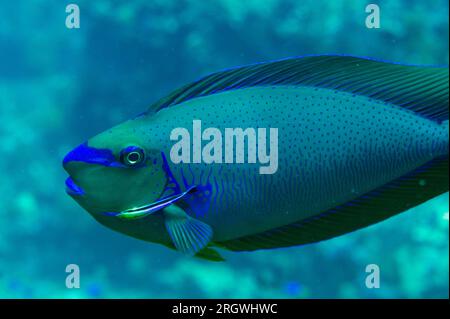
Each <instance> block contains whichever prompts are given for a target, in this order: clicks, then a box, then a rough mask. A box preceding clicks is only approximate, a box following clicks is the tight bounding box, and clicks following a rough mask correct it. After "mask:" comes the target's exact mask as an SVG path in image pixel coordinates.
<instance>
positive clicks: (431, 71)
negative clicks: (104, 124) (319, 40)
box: [148, 55, 449, 122]
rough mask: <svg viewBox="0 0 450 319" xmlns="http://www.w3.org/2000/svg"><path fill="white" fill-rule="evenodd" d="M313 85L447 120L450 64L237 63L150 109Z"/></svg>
mask: <svg viewBox="0 0 450 319" xmlns="http://www.w3.org/2000/svg"><path fill="white" fill-rule="evenodd" d="M284 85H286V86H296V85H299V86H314V87H320V88H329V89H334V90H340V91H345V92H350V93H354V94H358V95H364V96H368V97H370V98H374V99H378V100H382V101H386V102H389V103H392V104H396V105H398V106H402V107H405V108H408V109H410V110H412V111H414V112H417V113H419V114H421V115H422V116H425V117H428V118H431V119H434V120H436V121H439V122H441V121H443V120H444V119H447V118H448V86H449V85H448V68H447V67H425V66H412V65H402V64H394V63H386V62H380V61H375V60H370V59H365V58H358V57H352V56H333V55H324V56H308V57H303V58H291V59H286V60H280V61H274V62H265V63H259V64H254V65H248V66H242V67H237V68H233V69H229V70H225V71H221V72H217V73H213V74H211V75H208V76H205V77H203V78H201V79H200V80H198V81H196V82H193V83H190V84H188V85H185V86H183V87H181V88H179V89H178V90H176V91H174V92H172V93H171V94H170V95H168V96H167V97H165V98H163V99H161V100H159V101H158V102H156V103H155V104H153V105H152V106H151V107H150V109H149V110H148V112H149V113H151V112H157V111H159V110H160V109H163V108H166V107H170V106H172V105H176V104H180V103H182V102H184V101H188V100H190V99H193V98H197V97H202V96H207V95H211V94H215V93H220V92H224V91H229V90H235V89H240V88H247V87H255V86H284Z"/></svg>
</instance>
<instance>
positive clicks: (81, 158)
mask: <svg viewBox="0 0 450 319" xmlns="http://www.w3.org/2000/svg"><path fill="white" fill-rule="evenodd" d="M70 162H84V163H89V164H98V165H103V166H111V167H125V165H123V164H121V163H118V162H117V161H116V158H115V157H114V154H113V153H112V151H111V150H109V149H98V148H94V147H90V146H88V144H87V142H84V143H83V144H81V145H79V146H77V147H76V148H74V149H73V150H72V151H70V152H69V153H68V154H67V155H66V157H64V160H63V166H64V167H65V166H66V165H67V164H68V163H70Z"/></svg>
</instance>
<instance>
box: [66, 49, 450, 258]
mask: <svg viewBox="0 0 450 319" xmlns="http://www.w3.org/2000/svg"><path fill="white" fill-rule="evenodd" d="M448 83H449V82H448V67H423V66H411V65H400V64H393V63H385V62H380V61H374V60H370V59H363V58H357V57H350V56H311V57H303V58H292V59H286V60H281V61H275V62H267V63H260V64H255V65H249V66H243V67H237V68H233V69H229V70H225V71H221V72H217V73H214V74H211V75H209V76H206V77H204V78H202V79H200V80H198V81H196V82H193V83H191V84H188V85H186V86H184V87H182V88H180V89H178V90H176V91H174V92H173V93H172V94H170V95H169V96H167V97H165V98H163V99H161V100H159V101H158V102H156V103H155V104H153V105H152V106H151V107H150V109H149V110H148V111H147V112H145V113H144V114H141V115H140V116H137V117H136V118H134V119H131V120H128V121H126V122H124V123H122V124H120V125H118V126H116V127H113V128H111V129H109V130H107V131H105V132H103V133H101V134H99V135H97V136H95V137H93V138H91V139H89V140H88V141H87V142H85V143H83V144H81V145H80V146H78V147H76V148H75V149H73V150H72V151H71V152H69V153H68V154H67V156H66V157H65V158H64V161H63V165H64V168H65V169H66V171H67V172H68V173H69V174H70V177H69V178H68V179H67V180H66V185H67V192H68V193H69V194H70V195H71V196H72V197H73V198H74V199H75V200H76V201H77V202H78V203H79V204H80V205H81V206H82V207H83V208H84V209H86V210H87V211H88V212H89V213H90V214H91V215H92V216H93V217H94V218H95V219H96V220H97V221H99V222H100V223H101V224H103V225H105V226H107V227H110V228H112V229H113V230H116V231H118V232H121V233H124V234H127V235H129V236H133V237H136V238H139V239H142V240H146V241H149V242H154V243H159V244H162V245H165V246H167V247H169V248H172V249H177V250H179V251H181V252H183V253H186V254H189V255H196V256H198V257H202V258H206V259H209V260H222V257H221V256H220V254H219V253H218V252H217V250H216V249H215V248H216V247H218V248H223V249H228V250H232V251H252V250H257V249H270V248H277V247H288V246H293V245H301V244H306V243H312V242H318V241H322V240H325V239H329V238H332V237H336V236H339V235H342V234H345V233H348V232H351V231H354V230H357V229H360V228H363V227H366V226H369V225H371V224H374V223H377V222H379V221H381V220H384V219H386V218H389V217H391V216H393V215H395V214H398V213H400V212H403V211H405V210H407V209H409V208H411V207H414V206H416V205H419V204H421V203H423V202H425V201H427V200H429V199H431V198H433V197H435V196H437V195H439V194H442V193H444V192H447V191H448V189H449V186H448V142H449V134H448V107H449V106H448V103H449V100H448V95H449V92H448V89H449V84H448ZM237 128H240V129H241V130H242V131H241V132H244V133H248V134H247V135H244V138H245V140H244V142H243V144H242V143H241V144H239V143H238V141H237V139H238V137H237V135H236V136H234V137H233V136H232V135H231V137H232V140H231V142H235V143H234V144H233V143H231V142H230V140H227V137H226V136H225V135H226V131H227V129H237ZM176 132H178V133H176ZM180 132H181V133H180ZM183 132H184V133H186V132H187V133H188V134H187V135H186V134H183ZM269 132H273V133H276V134H274V135H273V136H272V135H270V134H269ZM250 133H255V134H256V135H252V134H250ZM263 133H264V134H263ZM199 134H200V136H199ZM221 134H223V135H221ZM269 135H270V136H269ZM261 136H262V137H261ZM271 137H274V140H272V141H270V138H271ZM233 138H234V140H233ZM275 138H276V139H275ZM255 139H256V142H255ZM225 140H227V141H225ZM266 141H267V143H266ZM181 142H187V143H191V144H192V145H191V144H189V145H188V146H186V143H185V144H180V143H181ZM241 142H242V140H241ZM272 142H273V143H272ZM230 143H231V144H230ZM269 144H270V145H269ZM183 145H184V146H183ZM230 145H231V146H230ZM238 145H241V147H242V145H244V146H245V147H244V148H243V150H244V151H245V154H244V153H242V152H241V151H242V150H239V149H238ZM262 145H263V146H264V145H265V148H263V147H260V146H262ZM199 151H200V152H201V154H199V153H198V152H199ZM205 152H206V155H209V160H208V159H205V158H206V156H204V155H205ZM230 152H231V155H230ZM233 152H234V153H233ZM273 154H275V155H277V156H276V157H273V160H274V161H273V162H272V163H269V162H268V161H267V159H268V155H273ZM227 156H228V160H227V158H226V157H227ZM238 157H240V158H239V159H238ZM174 159H175V160H174ZM211 159H212V160H211ZM230 159H231V161H230ZM263 159H264V160H265V162H264V161H263ZM275 161H276V162H275ZM269 164H270V165H271V167H269ZM264 170H265V171H264Z"/></svg>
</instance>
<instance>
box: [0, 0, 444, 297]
mask: <svg viewBox="0 0 450 319" xmlns="http://www.w3.org/2000/svg"><path fill="white" fill-rule="evenodd" d="M73 3H75V4H77V5H78V6H79V9H80V28H68V27H67V26H66V17H67V16H68V13H67V12H66V5H67V4H66V3H63V2H61V1H56V0H54V1H52V0H48V1H43V0H30V1H24V0H19V1H14V2H13V1H8V2H7V1H3V2H1V3H0V58H1V59H0V105H1V106H0V118H1V119H2V125H1V127H0V140H1V143H0V150H1V154H2V157H1V159H0V171H1V172H2V174H3V176H2V183H0V197H1V199H2V200H1V201H0V208H1V209H0V216H1V217H3V218H2V222H1V223H0V298H59V297H64V298H187V297H191V298H195V297H200V298H226V297H232V298H283V297H287V298H391V297H392V298H448V282H449V278H448V274H449V271H448V269H449V268H448V267H449V266H448V260H449V258H448V257H449V256H448V252H449V247H448V244H449V238H448V234H449V232H448V225H449V217H448V216H449V215H448V210H449V207H448V205H449V204H448V193H445V194H443V195H441V196H439V197H436V198H434V199H432V200H430V201H428V202H426V203H424V204H422V205H420V206H417V207H415V208H412V209H410V210H408V211H407V212H404V213H402V214H399V215H397V216H395V217H393V218H390V219H389V220H386V221H384V222H382V223H378V224H376V225H373V226H370V227H368V228H364V229H362V230H359V231H356V232H352V233H349V234H346V235H344V236H340V237H337V238H334V239H332V240H328V241H324V242H320V243H318V244H313V245H304V246H297V247H290V248H281V249H270V250H260V251H255V252H239V253H233V252H228V251H226V250H220V254H221V255H222V256H223V257H224V258H225V259H226V262H221V263H211V262H209V261H205V260H202V259H198V258H192V257H186V256H182V255H180V254H179V253H177V252H175V251H172V250H168V249H167V248H165V247H162V246H159V245H153V244H150V243H147V242H144V241H139V240H136V239H134V238H131V237H127V236H123V235H121V234H118V233H115V232H113V231H110V230H109V229H107V228H105V227H102V226H100V225H99V224H98V223H97V222H96V221H95V220H94V219H93V218H91V216H89V215H88V214H86V213H84V211H83V210H82V208H80V207H79V206H78V205H75V203H74V202H73V200H71V198H70V197H69V196H67V195H66V193H65V188H64V180H65V179H66V177H67V176H66V173H65V172H64V171H63V169H62V168H61V163H60V162H61V159H62V158H63V157H64V156H65V154H66V153H68V152H69V151H70V150H71V149H73V147H74V146H75V145H79V144H81V143H82V142H83V141H85V140H87V139H88V138H90V137H92V136H94V135H96V134H97V133H99V132H101V131H105V130H107V129H109V128H110V127H112V126H114V125H116V124H119V123H121V122H123V121H125V120H127V119H130V118H134V117H135V116H136V114H140V113H142V112H144V111H146V110H147V109H148V107H149V105H151V104H152V103H154V102H155V101H157V100H158V99H159V98H162V97H164V96H166V95H167V94H168V93H169V92H170V91H172V90H174V89H176V88H179V87H181V86H182V85H185V84H187V83H190V82H192V81H194V80H197V79H199V78H200V77H201V76H204V75H207V74H210V73H212V72H215V71H217V70H223V69H228V68H230V67H232V66H239V65H247V64H251V63H255V62H260V61H269V60H278V59H281V58H286V57H294V56H305V55H318V54H345V55H352V56H364V57H371V58H375V59H377V60H384V61H394V62H399V63H404V64H413V65H440V66H446V65H448V2H447V1H444V0H436V1H423V0H413V1H406V0H393V1H388V2H385V1H383V2H381V1H380V3H379V7H380V11H381V20H380V26H379V28H368V27H367V26H366V18H367V16H368V15H369V13H367V12H366V10H365V9H366V6H367V4H368V3H366V2H364V1H359V0H354V1H312V0H308V1H295V0H279V1H277V0H266V1H255V0H252V1H235V0H218V1H207V2H206V1H187V0H164V1H159V0H153V1H138V0H136V1H127V2H119V1H106V0H97V1H95V2H94V1H74V2H73ZM69 182H70V183H69V185H71V187H72V188H73V189H76V190H78V191H80V192H81V190H79V189H78V188H76V187H77V186H76V184H75V183H74V182H73V181H71V180H69ZM422 184H423V186H424V187H426V186H427V185H426V180H424V181H423V183H422ZM387 251H388V252H389V253H386V252H387ZM73 264H75V265H77V266H78V267H79V269H80V272H81V285H80V288H78V289H69V288H67V287H66V277H67V275H68V273H66V271H65V270H66V269H67V270H68V271H69V272H70V269H72V268H71V267H70V266H69V267H68V265H73ZM374 265H375V266H376V267H375V268H374ZM66 267H67V268H66ZM373 269H378V270H379V271H380V287H379V288H372V289H370V288H368V286H367V285H366V279H367V276H368V275H369V274H370V273H371V270H373Z"/></svg>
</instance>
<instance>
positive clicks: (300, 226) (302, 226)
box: [214, 156, 449, 251]
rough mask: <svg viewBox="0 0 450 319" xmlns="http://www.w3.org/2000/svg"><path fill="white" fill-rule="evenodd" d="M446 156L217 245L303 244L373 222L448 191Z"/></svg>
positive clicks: (264, 246) (234, 247)
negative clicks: (337, 202)
mask: <svg viewBox="0 0 450 319" xmlns="http://www.w3.org/2000/svg"><path fill="white" fill-rule="evenodd" d="M448 169H449V167H448V156H444V157H440V158H437V159H434V160H432V161H431V162H429V163H427V164H425V165H423V166H421V167H419V168H418V169H416V170H415V171H413V172H411V173H409V174H407V175H404V176H403V177H400V178H398V179H396V180H394V181H392V182H390V183H388V184H386V185H384V186H382V187H379V188H377V189H375V190H374V191H372V192H369V193H367V194H365V195H363V196H361V197H358V198H356V199H355V200H353V201H351V202H349V203H346V204H344V205H341V206H339V207H336V208H333V209H330V210H328V211H326V212H323V213H322V214H319V215H317V216H314V217H310V218H307V219H304V220H301V221H299V222H296V223H293V224H290V225H286V226H282V227H279V228H276V229H272V230H268V231H266V232H262V233H259V234H254V235H249V236H244V237H240V238H236V239H232V240H229V241H224V242H214V244H215V245H216V246H218V247H223V248H226V249H229V250H233V251H252V250H256V249H269V248H280V247H289V246H296V245H303V244H309V243H314V242H318V241H322V240H325V239H329V238H333V237H336V236H339V235H343V234H345V233H348V232H351V231H354V230H357V229H360V228H363V227H366V226H369V225H372V224H374V223H377V222H380V221H382V220H384V219H386V218H389V217H391V216H393V215H395V214H398V213H401V212H403V211H405V210H407V209H409V208H412V207H414V206H417V205H419V204H421V203H423V202H425V201H427V200H429V199H431V198H433V197H435V196H438V195H440V194H442V193H445V192H447V191H448V181H449V175H448Z"/></svg>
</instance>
